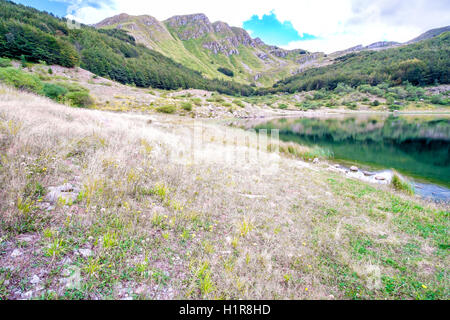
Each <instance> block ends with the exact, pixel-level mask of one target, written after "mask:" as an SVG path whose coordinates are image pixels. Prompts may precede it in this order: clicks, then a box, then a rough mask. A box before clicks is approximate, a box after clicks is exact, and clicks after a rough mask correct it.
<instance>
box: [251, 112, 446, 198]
mask: <svg viewBox="0 0 450 320" xmlns="http://www.w3.org/2000/svg"><path fill="white" fill-rule="evenodd" d="M246 127H252V128H254V129H257V130H258V129H279V130H280V139H281V140H283V141H291V142H297V143H299V144H303V145H308V146H320V147H322V148H325V149H328V150H329V151H331V152H332V154H333V157H334V161H335V162H338V163H342V164H345V165H357V166H358V167H360V168H363V169H365V170H383V169H395V170H397V171H398V172H400V173H401V174H403V175H405V176H407V177H409V178H410V180H412V181H413V183H414V185H415V188H416V192H417V193H418V194H419V195H422V196H424V197H430V198H434V199H438V200H444V201H450V115H439V116H435V115H433V116H431V115H402V116H393V115H390V116H388V115H368V114H363V115H357V116H355V115H336V116H326V117H303V118H283V119H274V120H270V121H268V120H260V122H259V123H255V122H253V123H248V124H247V125H246Z"/></svg>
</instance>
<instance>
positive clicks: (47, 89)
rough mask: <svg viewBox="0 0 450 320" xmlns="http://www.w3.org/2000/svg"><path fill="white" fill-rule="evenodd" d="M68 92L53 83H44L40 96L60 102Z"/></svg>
mask: <svg viewBox="0 0 450 320" xmlns="http://www.w3.org/2000/svg"><path fill="white" fill-rule="evenodd" d="M68 92H69V91H68V90H67V89H66V88H64V87H61V86H58V85H56V84H53V83H45V84H44V87H43V89H42V92H41V94H42V95H44V96H46V97H48V98H50V99H53V100H61V98H62V97H63V96H65V95H66V94H67V93H68Z"/></svg>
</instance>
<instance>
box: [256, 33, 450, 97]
mask: <svg viewBox="0 0 450 320" xmlns="http://www.w3.org/2000/svg"><path fill="white" fill-rule="evenodd" d="M449 70H450V32H445V33H442V34H440V35H439V36H436V37H433V38H430V39H427V40H423V41H420V42H417V43H413V44H408V45H402V46H400V47H395V48H389V49H386V50H381V51H373V50H367V51H361V52H352V53H349V54H347V55H344V56H340V57H337V58H336V59H335V62H334V63H333V64H331V65H328V66H324V67H320V68H314V69H310V70H307V71H305V72H302V73H300V74H298V75H295V76H292V77H289V78H286V79H284V80H282V81H279V82H278V83H276V84H275V85H274V86H273V88H271V89H260V90H259V91H260V92H259V93H260V94H267V93H275V92H296V91H303V90H319V89H331V90H333V89H335V88H336V87H337V86H338V85H341V86H342V85H348V86H351V87H357V86H359V85H366V84H370V85H378V84H381V83H383V82H384V83H386V84H387V85H388V86H389V85H392V86H395V85H400V84H402V83H406V82H408V83H410V84H413V85H421V86H423V85H432V84H435V83H440V84H447V83H449V82H450V72H449Z"/></svg>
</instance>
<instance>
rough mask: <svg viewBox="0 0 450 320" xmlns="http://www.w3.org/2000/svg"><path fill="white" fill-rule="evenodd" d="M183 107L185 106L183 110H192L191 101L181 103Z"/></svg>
mask: <svg viewBox="0 0 450 320" xmlns="http://www.w3.org/2000/svg"><path fill="white" fill-rule="evenodd" d="M181 107H182V108H183V110H186V111H192V103H190V102H183V103H182V104H181Z"/></svg>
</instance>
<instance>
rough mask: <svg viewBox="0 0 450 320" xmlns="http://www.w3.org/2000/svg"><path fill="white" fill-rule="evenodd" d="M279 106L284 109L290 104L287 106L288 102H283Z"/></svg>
mask: <svg viewBox="0 0 450 320" xmlns="http://www.w3.org/2000/svg"><path fill="white" fill-rule="evenodd" d="M278 108H279V109H283V110H284V109H287V108H288V106H287V104H284V103H282V104H280V105H278Z"/></svg>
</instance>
